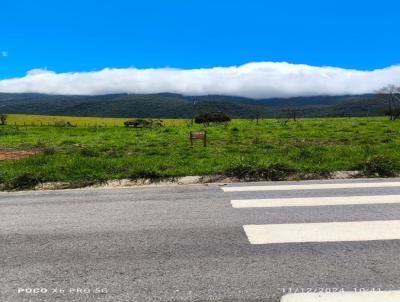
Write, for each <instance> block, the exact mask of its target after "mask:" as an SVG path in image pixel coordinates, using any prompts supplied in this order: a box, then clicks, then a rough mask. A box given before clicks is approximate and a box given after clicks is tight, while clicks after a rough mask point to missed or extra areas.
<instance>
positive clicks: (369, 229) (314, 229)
mask: <svg viewBox="0 0 400 302" xmlns="http://www.w3.org/2000/svg"><path fill="white" fill-rule="evenodd" d="M244 230H245V232H246V235H247V238H248V239H249V241H250V243H251V244H272V243H293V242H336V241H371V240H394V239H400V220H391V221H361V222H327V223H293V224H264V225H245V226H244Z"/></svg>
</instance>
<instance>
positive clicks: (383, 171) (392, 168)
mask: <svg viewBox="0 0 400 302" xmlns="http://www.w3.org/2000/svg"><path fill="white" fill-rule="evenodd" d="M361 170H362V171H363V173H364V174H365V175H367V176H381V177H390V176H396V174H397V173H396V172H397V167H396V165H395V164H394V163H393V161H392V160H390V159H389V158H387V157H384V156H382V155H373V156H371V157H369V158H368V159H367V160H366V161H365V162H364V163H362V164H361Z"/></svg>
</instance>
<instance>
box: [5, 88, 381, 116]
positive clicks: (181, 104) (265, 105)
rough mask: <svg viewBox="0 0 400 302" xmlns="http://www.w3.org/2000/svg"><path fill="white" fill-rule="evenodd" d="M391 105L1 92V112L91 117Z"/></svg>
mask: <svg viewBox="0 0 400 302" xmlns="http://www.w3.org/2000/svg"><path fill="white" fill-rule="evenodd" d="M386 107H387V104H385V102H383V101H382V100H379V99H378V98H377V97H376V96H375V95H372V94H364V95H341V96H312V97H292V98H268V99H257V100H256V99H250V98H243V97H234V96H220V95H206V96H184V95H180V94H172V93H160V94H109V95H98V96H69V95H46V94H34V93H16V94H14V93H0V113H5V114H10V113H15V114H17V113H18V114H41V115H64V116H93V117H145V118H191V117H192V116H193V115H194V114H196V113H199V112H207V111H223V112H225V113H227V114H228V115H229V116H231V117H232V118H254V117H256V116H259V117H265V118H278V117H286V116H289V115H292V114H293V112H294V111H295V112H296V115H297V116H298V117H343V116H380V115H383V114H384V110H385V109H386Z"/></svg>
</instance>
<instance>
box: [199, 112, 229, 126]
mask: <svg viewBox="0 0 400 302" xmlns="http://www.w3.org/2000/svg"><path fill="white" fill-rule="evenodd" d="M194 121H195V123H196V124H205V125H208V124H210V123H217V124H219V123H228V122H230V121H231V118H230V117H229V116H228V115H227V114H226V113H224V112H222V111H210V112H206V113H200V114H198V115H196V117H195V119H194Z"/></svg>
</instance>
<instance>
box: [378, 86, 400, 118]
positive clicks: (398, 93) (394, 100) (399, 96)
mask: <svg viewBox="0 0 400 302" xmlns="http://www.w3.org/2000/svg"><path fill="white" fill-rule="evenodd" d="M377 95H378V98H379V99H381V100H382V101H383V102H386V103H387V109H386V110H385V115H387V116H389V119H390V120H391V121H394V120H396V119H399V118H400V87H399V86H395V85H388V86H386V87H384V88H382V89H381V90H379V91H378V92H377Z"/></svg>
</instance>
